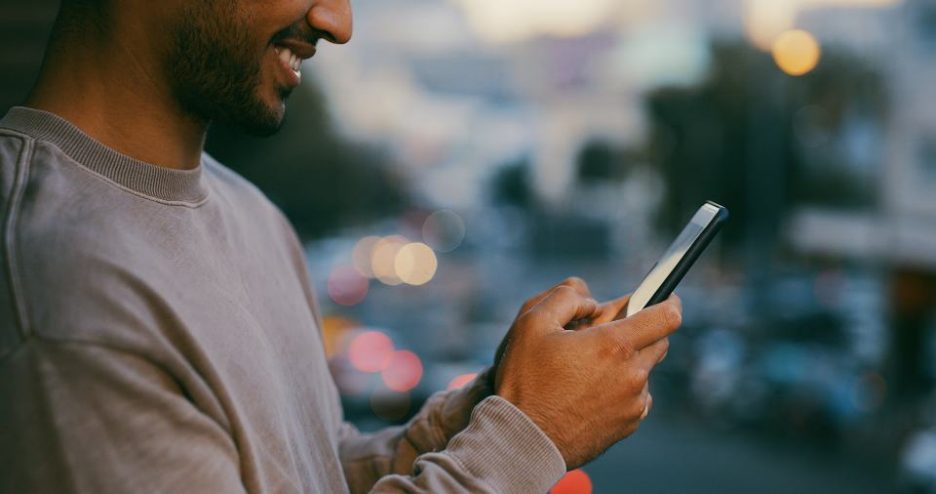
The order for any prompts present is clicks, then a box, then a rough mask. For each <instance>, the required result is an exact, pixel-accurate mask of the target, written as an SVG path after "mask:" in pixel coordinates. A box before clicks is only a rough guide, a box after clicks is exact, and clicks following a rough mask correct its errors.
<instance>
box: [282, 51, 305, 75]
mask: <svg viewBox="0 0 936 494" xmlns="http://www.w3.org/2000/svg"><path fill="white" fill-rule="evenodd" d="M276 52H277V54H278V55H279V59H280V61H281V62H283V64H285V65H286V66H287V67H289V68H290V69H292V71H293V72H295V73H296V74H297V75H298V74H299V73H300V72H301V70H302V59H300V58H299V57H297V56H296V54H294V53H293V52H292V51H290V49H289V48H285V47H284V48H276Z"/></svg>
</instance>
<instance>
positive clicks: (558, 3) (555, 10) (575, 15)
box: [458, 0, 619, 42]
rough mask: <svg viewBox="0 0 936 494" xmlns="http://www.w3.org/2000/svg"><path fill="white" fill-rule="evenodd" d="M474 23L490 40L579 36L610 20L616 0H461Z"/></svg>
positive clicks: (511, 40) (509, 40)
mask: <svg viewBox="0 0 936 494" xmlns="http://www.w3.org/2000/svg"><path fill="white" fill-rule="evenodd" d="M458 3H459V4H460V5H461V6H462V7H463V8H464V9H465V13H466V14H467V17H468V20H469V22H470V23H471V26H472V27H473V28H474V29H475V31H476V32H477V33H478V35H480V36H481V37H482V38H483V39H485V40H487V41H491V42H515V41H522V40H524V39H529V38H532V37H535V36H541V35H551V36H563V37H569V36H580V35H583V34H586V33H588V32H590V31H592V30H594V29H596V28H598V27H599V26H601V25H602V24H605V23H606V22H607V21H608V20H609V14H611V13H612V12H613V11H614V9H615V8H616V7H617V5H618V4H619V2H616V1H615V0H578V1H576V2H569V1H567V0H510V1H505V0H459V1H458Z"/></svg>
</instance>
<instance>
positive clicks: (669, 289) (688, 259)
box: [626, 201, 728, 316]
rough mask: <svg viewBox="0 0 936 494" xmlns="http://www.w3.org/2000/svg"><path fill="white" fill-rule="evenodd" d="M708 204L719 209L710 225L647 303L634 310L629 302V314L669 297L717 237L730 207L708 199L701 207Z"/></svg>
mask: <svg viewBox="0 0 936 494" xmlns="http://www.w3.org/2000/svg"><path fill="white" fill-rule="evenodd" d="M706 205H710V206H713V207H714V208H715V209H716V210H717V211H716V213H715V215H714V216H713V217H712V219H711V221H709V223H708V225H706V226H705V228H704V229H703V230H702V233H700V234H699V236H698V237H697V238H696V239H695V241H693V242H692V244H690V246H689V249H687V250H686V254H685V255H684V256H683V257H682V258H681V259H680V260H679V262H677V263H676V266H675V267H674V268H673V270H672V271H670V273H669V274H668V275H667V276H666V278H665V279H664V280H663V282H662V283H660V286H659V287H658V288H657V290H656V291H655V292H654V293H653V295H652V296H651V297H650V299H649V300H648V301H647V303H646V305H644V306H643V307H640V308H636V310H632V307H630V304H628V307H627V311H626V315H627V316H631V315H633V314H636V313H637V312H639V311H640V310H641V309H644V308H646V307H650V306H652V305H655V304H658V303H660V302H662V301H664V300H666V299H667V298H669V296H670V295H671V294H672V293H673V290H675V289H676V286H677V285H679V282H680V281H682V279H683V277H684V276H685V275H686V273H687V272H689V268H691V267H692V265H693V264H695V262H696V260H697V259H698V258H699V256H700V255H701V254H702V252H703V251H705V248H706V247H708V245H709V243H711V241H712V239H713V238H715V235H716V234H717V233H718V232H719V230H720V229H721V226H722V224H724V222H725V220H727V219H728V209H727V208H725V207H724V206H722V205H720V204H718V203H716V202H714V201H706V202H705V204H703V205H702V206H700V207H699V209H702V208H704V207H705V206H706ZM697 211H698V210H697ZM693 217H695V215H693ZM689 222H690V223H691V222H692V219H690V220H689ZM687 226H688V224H687ZM683 228H685V227H683ZM654 267H656V265H654ZM652 272H653V268H651V269H650V271H649V272H648V273H647V276H649V275H650V273H652ZM647 276H644V279H646V277H647ZM644 279H642V280H641V282H640V284H638V285H637V286H638V287H640V286H641V285H642V284H643V281H644Z"/></svg>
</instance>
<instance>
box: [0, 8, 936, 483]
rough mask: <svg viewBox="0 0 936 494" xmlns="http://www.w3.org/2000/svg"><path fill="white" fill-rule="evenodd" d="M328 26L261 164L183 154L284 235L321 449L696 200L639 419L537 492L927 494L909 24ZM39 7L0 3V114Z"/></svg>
mask: <svg viewBox="0 0 936 494" xmlns="http://www.w3.org/2000/svg"><path fill="white" fill-rule="evenodd" d="M352 5H353V8H354V10H355V34H354V39H353V40H352V42H351V43H350V44H349V45H347V46H341V47H336V46H331V45H327V44H324V43H323V45H322V46H320V51H319V54H318V55H317V56H316V57H315V58H314V59H312V60H310V61H307V62H306V63H305V65H304V67H303V72H304V81H303V85H302V86H301V87H300V88H299V89H298V90H297V91H296V92H294V93H293V95H292V97H291V100H290V103H289V109H288V113H287V122H286V125H285V127H284V129H283V130H282V131H281V132H280V133H279V134H278V135H276V136H275V137H273V138H268V139H254V138H248V137H245V136H243V135H241V134H239V133H238V132H237V131H236V130H232V129H227V128H224V127H222V126H217V127H215V128H214V129H213V130H212V134H211V136H210V139H209V146H208V147H209V152H211V153H212V154H213V155H214V156H215V157H216V158H218V159H219V160H220V161H221V162H223V163H225V164H227V165H228V166H230V167H232V168H234V169H235V170H237V171H238V172H239V173H241V174H243V175H244V176H245V177H247V178H248V179H250V180H251V181H253V182H254V183H256V184H257V185H258V186H259V187H260V188H262V189H263V190H264V191H265V192H266V194H267V195H269V197H270V198H271V199H272V200H273V201H274V202H276V203H277V204H278V205H279V206H280V207H281V208H282V209H283V210H284V211H285V212H286V214H287V215H288V216H289V217H290V219H291V220H292V221H293V223H294V225H295V227H296V228H297V230H298V231H299V232H300V235H301V237H302V239H303V241H304V242H305V246H306V251H307V256H308V261H309V266H310V271H311V274H312V276H313V279H314V281H315V284H316V286H317V290H318V298H319V303H320V304H321V307H322V312H323V314H324V315H325V319H324V334H325V338H326V343H327V347H328V352H329V358H330V362H331V367H332V371H333V373H334V375H335V379H336V381H337V382H338V384H339V387H340V390H341V392H342V396H343V401H344V405H345V407H346V413H347V416H348V418H349V420H352V421H354V422H356V423H357V424H358V425H359V426H360V427H362V428H364V429H376V428H379V427H382V426H385V425H387V424H390V423H399V422H402V421H405V420H406V418H407V417H408V416H409V415H411V414H412V413H414V412H415V410H416V409H418V407H419V406H420V405H421V403H422V402H423V401H424V400H425V399H426V398H427V396H429V395H430V394H431V393H433V392H435V391H438V390H442V389H446V388H450V387H455V386H458V385H460V384H462V383H464V382H466V381H467V380H469V379H471V377H472V375H473V374H474V373H476V372H478V371H480V370H482V369H483V368H484V367H486V366H487V365H489V364H490V363H491V360H492V356H493V352H494V349H495V348H496V346H497V344H498V342H499V341H500V339H501V337H502V336H503V334H504V333H505V331H506V330H507V328H508V327H509V325H510V323H511V321H512V319H513V317H514V315H515V313H516V310H517V309H518V308H519V307H520V305H521V304H522V303H523V301H524V300H525V299H527V298H528V297H530V296H532V295H534V294H536V293H537V292H539V291H542V290H543V289H546V288H548V287H549V286H551V285H553V284H555V283H557V282H559V281H561V280H562V279H563V278H565V277H567V276H570V275H577V276H581V277H583V278H584V279H585V280H586V281H588V282H589V284H590V285H591V287H592V291H593V293H594V294H595V295H596V298H599V299H603V298H604V299H606V298H612V297H617V296H620V295H622V294H624V293H628V292H630V291H631V290H632V289H633V288H634V287H635V286H636V284H637V283H638V282H639V280H640V279H641V277H642V276H643V275H644V274H645V273H646V272H647V271H648V270H649V268H650V267H651V265H652V264H653V262H654V261H655V260H656V257H657V256H658V255H659V254H660V253H662V251H663V249H664V248H665V247H666V245H667V244H668V243H669V241H670V240H671V239H672V238H673V237H674V235H675V234H676V232H677V231H678V229H679V228H681V226H682V225H683V224H684V223H685V222H686V221H687V220H688V219H689V217H690V216H691V214H692V213H693V212H694V211H695V209H696V208H697V207H698V206H699V205H700V204H701V203H702V202H704V201H705V200H707V199H711V200H714V201H716V202H719V203H721V204H723V205H725V206H727V207H728V208H729V209H730V211H731V214H732V216H731V219H730V222H729V223H728V224H727V225H726V227H725V229H724V230H723V232H722V234H721V237H720V238H719V240H718V241H717V242H716V243H715V244H713V246H712V247H711V248H710V249H709V250H708V251H707V252H706V254H705V255H704V256H703V258H702V259H701V261H700V263H699V264H697V265H696V266H695V267H694V269H693V270H692V272H690V274H689V275H688V276H687V278H686V279H685V280H684V282H683V284H682V285H681V286H680V289H679V290H678V293H679V294H680V295H681V296H682V297H683V301H684V307H685V315H684V321H685V325H684V327H683V329H682V330H681V331H680V332H679V333H678V334H677V335H676V336H674V337H672V338H671V343H672V346H671V350H670V354H669V357H668V358H667V360H666V362H664V364H662V365H661V366H660V367H659V368H658V370H657V371H656V373H655V374H654V375H653V377H652V391H653V395H654V409H653V413H652V414H651V415H650V417H649V418H648V419H647V420H646V422H645V424H644V425H643V427H642V428H641V429H640V430H639V431H638V432H637V433H636V434H635V435H634V436H632V437H631V438H629V439H626V440H625V441H623V442H621V443H620V444H619V445H617V446H615V447H614V448H612V449H611V450H609V451H608V452H607V453H606V454H605V455H604V456H602V457H601V458H600V459H598V460H597V461H595V462H594V463H592V464H590V465H588V466H586V467H585V468H584V469H583V471H579V472H574V473H573V474H570V476H568V477H567V479H565V480H564V481H563V483H561V484H560V486H557V488H556V489H554V492H566V493H569V492H597V493H616V492H641V493H673V492H718V493H747V492H766V493H773V492H776V493H788V492H798V493H799V492H802V493H806V492H810V493H811V492H821V493H838V492H841V493H865V492H867V493H883V492H908V493H909V492H936V310H934V308H936V63H934V62H933V61H934V60H936V1H933V0H903V1H901V0H352ZM57 6H58V3H57V2H56V1H54V0H32V1H29V2H26V1H24V0H4V2H3V3H2V4H0V74H2V75H0V112H5V111H6V110H7V109H8V108H9V107H10V106H13V105H15V104H18V103H20V102H22V100H23V99H24V98H25V96H26V94H27V91H28V89H29V86H30V84H31V83H32V81H33V80H34V77H35V75H36V72H37V70H38V67H39V62H40V60H41V55H42V52H43V48H44V44H45V38H46V36H47V34H48V31H49V28H50V26H51V21H52V19H53V17H54V15H55V11H56V9H57ZM582 365H587V362H583V363H582Z"/></svg>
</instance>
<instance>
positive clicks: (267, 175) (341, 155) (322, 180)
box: [207, 83, 409, 238]
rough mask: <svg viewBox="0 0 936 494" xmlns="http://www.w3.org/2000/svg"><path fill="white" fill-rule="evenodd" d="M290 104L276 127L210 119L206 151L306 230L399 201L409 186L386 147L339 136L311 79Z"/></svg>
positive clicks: (369, 216)
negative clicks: (247, 131)
mask: <svg viewBox="0 0 936 494" xmlns="http://www.w3.org/2000/svg"><path fill="white" fill-rule="evenodd" d="M288 106H289V109H288V111H287V116H286V122H285V124H284V126H283V128H282V129H281V130H280V131H279V132H278V133H277V134H276V135H274V136H272V137H266V138H256V137H250V136H246V135H244V134H243V133H241V132H240V131H238V130H237V129H232V128H229V127H225V126H220V125H216V126H215V127H213V128H212V129H211V132H210V133H209V136H208V143H207V151H208V152H209V153H211V155H212V156H214V157H215V158H217V159H218V160H219V161H221V162H222V163H224V164H225V165H227V166H229V167H231V168H232V169H233V170H235V171H237V172H238V173H240V174H241V175H243V176H244V177H245V178H247V179H248V180H250V181H251V182H253V183H255V184H256V185H257V186H258V187H259V188H260V189H261V190H263V191H264V193H266V194H267V196H269V197H270V199H271V200H272V201H273V202H274V203H276V204H277V205H278V206H279V207H280V208H282V210H283V212H284V213H285V214H286V215H287V216H288V217H289V219H290V221H292V223H293V225H294V226H295V227H296V230H297V231H298V232H299V234H300V235H301V236H303V237H304V238H314V237H320V236H323V235H326V234H327V233H329V232H331V231H334V230H336V229H338V228H341V227H345V226H348V225H352V224H358V223H363V222H368V221H373V220H375V219H379V218H381V217H385V216H389V215H394V214H397V213H399V212H401V211H402V210H403V209H404V208H405V206H406V203H407V202H408V197H409V194H408V192H407V190H406V188H405V184H404V180H403V178H402V177H401V176H400V175H398V174H397V173H396V171H395V170H394V169H392V168H391V166H390V165H391V164H392V163H390V160H389V159H388V158H387V154H386V153H381V152H379V151H378V150H376V149H374V148H372V147H368V146H364V145H360V144H358V143H353V142H349V141H348V140H346V139H344V138H342V137H341V136H339V135H338V134H337V132H336V131H335V129H334V127H333V125H332V124H331V121H330V118H329V115H328V112H327V110H326V104H325V100H324V98H323V96H322V94H321V92H320V91H319V90H318V88H317V87H315V86H312V85H310V84H308V83H306V84H304V85H303V86H302V87H301V88H300V89H299V90H296V91H295V92H294V93H293V94H292V96H291V97H290V100H289V103H288Z"/></svg>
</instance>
